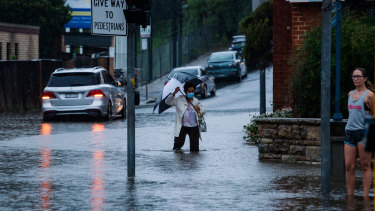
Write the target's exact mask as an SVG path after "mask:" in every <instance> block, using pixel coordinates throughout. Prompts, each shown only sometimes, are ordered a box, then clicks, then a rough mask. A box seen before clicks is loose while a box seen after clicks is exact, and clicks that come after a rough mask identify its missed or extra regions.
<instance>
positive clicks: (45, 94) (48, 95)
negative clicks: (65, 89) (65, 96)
mask: <svg viewBox="0 0 375 211" xmlns="http://www.w3.org/2000/svg"><path fill="white" fill-rule="evenodd" d="M53 98H56V96H55V94H53V92H43V96H42V99H43V100H48V99H53Z"/></svg>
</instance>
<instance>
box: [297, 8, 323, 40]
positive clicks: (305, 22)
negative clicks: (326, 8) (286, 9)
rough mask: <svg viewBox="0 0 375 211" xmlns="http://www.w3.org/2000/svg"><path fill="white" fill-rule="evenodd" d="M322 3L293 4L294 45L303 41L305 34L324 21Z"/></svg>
mask: <svg viewBox="0 0 375 211" xmlns="http://www.w3.org/2000/svg"><path fill="white" fill-rule="evenodd" d="M321 12H322V4H321V3H299V4H292V46H293V47H298V46H299V45H301V44H302V43H303V34H304V33H305V32H306V31H308V30H310V29H312V28H314V27H316V26H319V25H320V24H321V22H322V16H321Z"/></svg>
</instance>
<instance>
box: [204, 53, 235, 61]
mask: <svg viewBox="0 0 375 211" xmlns="http://www.w3.org/2000/svg"><path fill="white" fill-rule="evenodd" d="M230 60H233V54H232V53H220V54H212V55H211V56H210V59H209V62H222V61H230Z"/></svg>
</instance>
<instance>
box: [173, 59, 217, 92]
mask: <svg viewBox="0 0 375 211" xmlns="http://www.w3.org/2000/svg"><path fill="white" fill-rule="evenodd" d="M178 72H185V73H191V74H193V75H196V76H198V78H199V79H201V80H202V81H203V82H202V83H201V84H198V85H197V87H196V89H195V94H199V95H200V96H201V97H202V98H207V97H208V93H210V94H211V96H213V95H215V93H216V84H215V77H213V76H212V75H207V74H205V72H204V70H203V69H202V67H201V66H187V67H178V68H174V69H173V70H172V71H171V72H170V73H169V75H168V80H171V78H173V76H174V74H176V73H178Z"/></svg>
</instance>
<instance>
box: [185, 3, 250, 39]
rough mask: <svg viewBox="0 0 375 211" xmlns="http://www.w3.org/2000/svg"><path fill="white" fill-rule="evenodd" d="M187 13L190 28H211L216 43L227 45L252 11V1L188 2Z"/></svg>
mask: <svg viewBox="0 0 375 211" xmlns="http://www.w3.org/2000/svg"><path fill="white" fill-rule="evenodd" d="M187 5H188V8H187V9H186V11H185V16H186V18H187V22H188V24H189V25H190V26H195V27H203V26H210V27H211V29H212V30H213V36H214V40H215V42H221V43H226V42H228V41H230V39H231V37H232V36H233V35H235V34H237V33H238V32H239V29H238V22H239V21H240V20H241V19H242V18H243V17H244V16H245V15H246V14H247V12H248V11H251V1H249V0H243V1H236V0H187Z"/></svg>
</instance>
